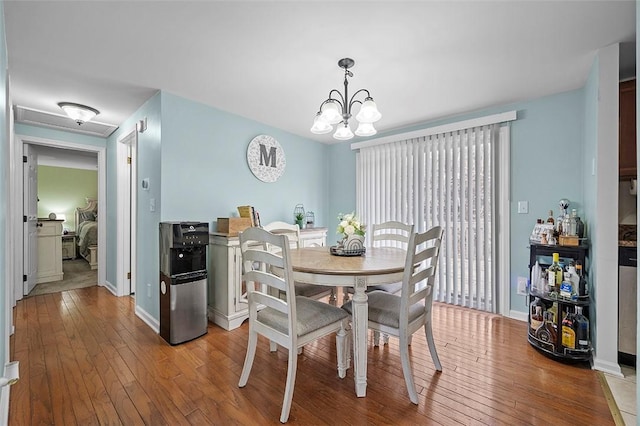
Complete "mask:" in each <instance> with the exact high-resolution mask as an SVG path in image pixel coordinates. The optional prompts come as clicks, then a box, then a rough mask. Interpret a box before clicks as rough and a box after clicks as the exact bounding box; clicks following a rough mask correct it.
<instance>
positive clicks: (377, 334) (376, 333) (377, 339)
mask: <svg viewBox="0 0 640 426" xmlns="http://www.w3.org/2000/svg"><path fill="white" fill-rule="evenodd" d="M373 346H375V347H378V346H380V332H379V331H377V330H374V332H373Z"/></svg>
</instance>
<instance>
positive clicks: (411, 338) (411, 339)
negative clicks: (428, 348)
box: [407, 334, 413, 346]
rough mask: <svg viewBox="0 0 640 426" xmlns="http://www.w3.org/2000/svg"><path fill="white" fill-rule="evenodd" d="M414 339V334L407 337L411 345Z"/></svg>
mask: <svg viewBox="0 0 640 426" xmlns="http://www.w3.org/2000/svg"><path fill="white" fill-rule="evenodd" d="M412 341H413V334H412V335H411V336H409V337H407V343H408V344H409V346H411V342H412Z"/></svg>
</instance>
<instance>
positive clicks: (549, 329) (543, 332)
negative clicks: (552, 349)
mask: <svg viewBox="0 0 640 426" xmlns="http://www.w3.org/2000/svg"><path fill="white" fill-rule="evenodd" d="M536 337H537V338H538V340H540V341H542V342H546V343H551V344H554V345H555V343H556V339H557V337H558V332H557V331H556V329H555V324H554V323H553V318H552V313H551V312H549V311H547V312H545V313H544V321H543V323H542V325H541V326H540V327H538V329H537V330H536Z"/></svg>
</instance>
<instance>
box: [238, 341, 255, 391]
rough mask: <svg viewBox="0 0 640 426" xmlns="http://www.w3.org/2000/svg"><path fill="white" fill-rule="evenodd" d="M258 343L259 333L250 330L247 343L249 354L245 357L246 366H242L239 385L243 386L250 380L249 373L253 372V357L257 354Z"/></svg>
mask: <svg viewBox="0 0 640 426" xmlns="http://www.w3.org/2000/svg"><path fill="white" fill-rule="evenodd" d="M257 344H258V334H257V333H256V332H254V331H251V330H249V341H248V343H247V354H246V355H245V357H244V367H242V374H240V382H239V383H238V387H241V388H243V387H244V386H245V385H246V384H247V381H248V380H249V373H251V367H252V366H253V358H254V357H255V355H256V346H257Z"/></svg>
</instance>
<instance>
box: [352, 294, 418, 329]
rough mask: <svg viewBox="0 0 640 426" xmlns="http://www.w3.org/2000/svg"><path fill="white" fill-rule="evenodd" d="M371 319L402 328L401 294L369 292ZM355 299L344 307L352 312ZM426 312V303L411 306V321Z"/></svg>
mask: <svg viewBox="0 0 640 426" xmlns="http://www.w3.org/2000/svg"><path fill="white" fill-rule="evenodd" d="M368 297H369V300H368V303H369V321H373V322H375V323H378V324H382V325H386V326H388V327H393V328H400V296H397V295H395V294H389V293H387V292H386V291H372V292H371V293H369V294H368ZM352 304H353V301H349V302H347V303H345V304H344V305H342V309H344V310H345V311H347V312H349V314H351V313H352V311H353V308H352ZM422 314H424V305H423V304H420V303H418V304H415V305H413V306H411V307H410V308H409V322H412V321H413V320H415V319H416V318H418V317H419V316H420V315H422Z"/></svg>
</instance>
